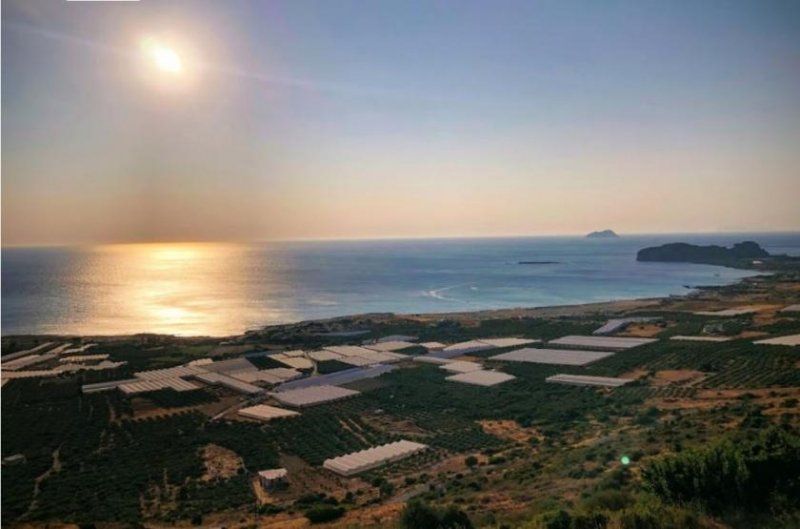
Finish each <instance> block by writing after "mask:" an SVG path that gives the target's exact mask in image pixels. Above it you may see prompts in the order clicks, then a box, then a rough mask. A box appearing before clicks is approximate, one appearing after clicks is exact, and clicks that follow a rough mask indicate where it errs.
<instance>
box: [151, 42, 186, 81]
mask: <svg viewBox="0 0 800 529" xmlns="http://www.w3.org/2000/svg"><path fill="white" fill-rule="evenodd" d="M141 47H142V51H143V52H144V53H145V55H146V57H147V59H148V60H149V61H150V62H151V63H152V64H153V65H155V67H156V68H158V69H159V70H161V71H162V72H167V73H171V74H179V73H181V72H182V71H183V61H182V60H181V56H180V55H178V52H177V51H175V50H174V49H173V48H171V47H170V46H168V45H166V44H164V43H162V42H160V41H159V40H158V39H156V38H154V37H146V38H144V39H142V45H141Z"/></svg>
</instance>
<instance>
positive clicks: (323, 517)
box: [305, 505, 345, 523]
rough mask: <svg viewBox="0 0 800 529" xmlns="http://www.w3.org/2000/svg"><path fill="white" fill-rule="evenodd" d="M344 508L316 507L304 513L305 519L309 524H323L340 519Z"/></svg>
mask: <svg viewBox="0 0 800 529" xmlns="http://www.w3.org/2000/svg"><path fill="white" fill-rule="evenodd" d="M344 512H345V511H344V507H334V506H333V505H317V506H316V507H312V508H310V509H309V510H307V511H306V512H305V517H306V518H308V521H310V522H311V523H325V522H330V521H333V520H336V519H338V518H341V517H342V516H343V515H344Z"/></svg>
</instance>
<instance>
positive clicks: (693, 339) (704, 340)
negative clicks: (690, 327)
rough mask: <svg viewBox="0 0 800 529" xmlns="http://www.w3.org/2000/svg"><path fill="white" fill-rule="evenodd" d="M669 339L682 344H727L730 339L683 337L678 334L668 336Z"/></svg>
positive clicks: (726, 337) (723, 337) (721, 337)
mask: <svg viewBox="0 0 800 529" xmlns="http://www.w3.org/2000/svg"><path fill="white" fill-rule="evenodd" d="M669 339H670V340H677V341H682V342H727V341H729V340H730V339H731V338H730V337H729V336H685V335H682V334H679V335H676V336H670V337H669Z"/></svg>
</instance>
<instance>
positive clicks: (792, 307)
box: [780, 303, 800, 312]
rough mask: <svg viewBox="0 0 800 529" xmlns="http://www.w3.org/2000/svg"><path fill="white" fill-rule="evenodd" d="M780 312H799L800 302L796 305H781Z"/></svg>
mask: <svg viewBox="0 0 800 529" xmlns="http://www.w3.org/2000/svg"><path fill="white" fill-rule="evenodd" d="M780 311H781V312H800V303H798V304H797V305H789V306H788V307H783V308H782V309H781V310H780Z"/></svg>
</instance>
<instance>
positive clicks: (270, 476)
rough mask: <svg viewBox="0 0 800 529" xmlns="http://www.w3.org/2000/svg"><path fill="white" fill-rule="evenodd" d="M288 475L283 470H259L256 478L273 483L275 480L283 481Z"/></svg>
mask: <svg viewBox="0 0 800 529" xmlns="http://www.w3.org/2000/svg"><path fill="white" fill-rule="evenodd" d="M288 474H289V473H288V472H287V471H286V469H285V468H271V469H269V470H261V471H259V472H258V477H259V478H261V479H264V480H267V481H273V480H276V479H283V478H285V477H286V476H287V475H288Z"/></svg>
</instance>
